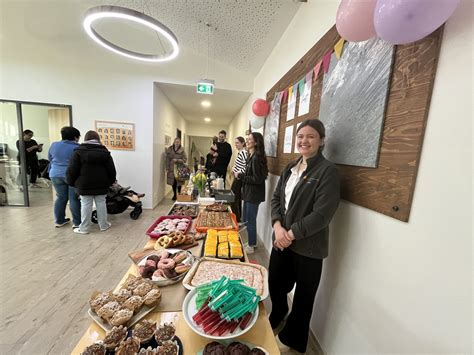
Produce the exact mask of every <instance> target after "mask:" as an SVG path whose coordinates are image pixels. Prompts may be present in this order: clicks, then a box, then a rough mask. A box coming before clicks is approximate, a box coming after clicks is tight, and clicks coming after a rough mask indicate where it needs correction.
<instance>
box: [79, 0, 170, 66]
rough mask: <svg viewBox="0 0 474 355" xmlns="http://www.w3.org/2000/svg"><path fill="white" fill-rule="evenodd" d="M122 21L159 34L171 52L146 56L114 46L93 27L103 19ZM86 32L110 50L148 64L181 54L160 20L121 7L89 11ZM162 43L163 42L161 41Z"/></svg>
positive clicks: (99, 8) (106, 7) (167, 29)
mask: <svg viewBox="0 0 474 355" xmlns="http://www.w3.org/2000/svg"><path fill="white" fill-rule="evenodd" d="M107 18H112V19H122V20H127V21H132V22H135V23H138V24H141V25H143V26H146V27H148V28H151V29H152V30H154V31H156V32H157V33H159V34H160V35H161V36H162V37H163V38H164V39H166V40H167V41H168V42H169V43H170V44H171V47H172V49H171V51H166V52H165V53H164V54H159V55H158V54H145V53H139V52H134V51H131V50H129V49H126V48H123V47H120V46H118V45H117V44H114V43H112V42H110V41H109V40H107V39H106V38H104V37H103V36H102V35H100V34H99V33H98V32H97V31H96V30H95V29H94V27H93V24H94V22H96V21H98V20H101V19H107ZM83 26H84V30H85V31H86V33H87V34H88V35H89V37H91V38H92V39H93V40H94V41H96V42H97V43H98V44H100V45H101V46H102V47H104V48H107V49H108V50H110V51H112V52H114V53H117V54H120V55H122V56H125V57H128V58H132V59H137V60H142V61H147V62H165V61H169V60H172V59H174V58H176V57H177V56H178V54H179V47H178V39H177V38H176V36H175V35H174V34H173V32H171V30H170V29H169V28H168V27H166V26H165V25H163V24H162V23H161V22H159V21H158V20H156V19H154V18H153V17H150V16H148V15H145V14H144V13H141V12H138V11H135V10H132V9H128V8H125V7H121V6H97V7H93V8H91V9H89V10H87V12H86V14H85V17H84V23H83ZM160 41H161V40H160Z"/></svg>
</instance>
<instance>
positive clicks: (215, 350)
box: [202, 341, 226, 355]
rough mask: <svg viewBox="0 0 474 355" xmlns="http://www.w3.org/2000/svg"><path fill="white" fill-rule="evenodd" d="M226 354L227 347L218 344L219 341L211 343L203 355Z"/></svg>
mask: <svg viewBox="0 0 474 355" xmlns="http://www.w3.org/2000/svg"><path fill="white" fill-rule="evenodd" d="M225 354H226V346H225V345H222V344H220V343H218V342H217V341H213V342H212V343H209V344H207V345H206V347H205V348H204V350H203V352H202V355H225Z"/></svg>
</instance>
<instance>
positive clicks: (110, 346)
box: [104, 325, 127, 351]
mask: <svg viewBox="0 0 474 355" xmlns="http://www.w3.org/2000/svg"><path fill="white" fill-rule="evenodd" d="M126 337H127V328H126V327H124V326H123V325H121V326H118V327H113V328H112V330H111V331H109V332H107V333H106V335H105V338H104V346H105V348H106V349H107V350H109V351H111V350H114V349H115V348H116V347H117V346H119V344H120V343H121V342H122V341H123V340H125V338H126Z"/></svg>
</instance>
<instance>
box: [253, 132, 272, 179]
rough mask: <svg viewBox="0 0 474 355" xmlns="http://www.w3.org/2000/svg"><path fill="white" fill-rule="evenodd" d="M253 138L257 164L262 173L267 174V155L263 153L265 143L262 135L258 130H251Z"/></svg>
mask: <svg viewBox="0 0 474 355" xmlns="http://www.w3.org/2000/svg"><path fill="white" fill-rule="evenodd" d="M250 135H252V137H253V140H254V141H255V151H254V154H255V156H256V157H257V161H258V164H259V165H260V166H261V168H262V171H263V175H265V177H267V176H268V165H267V155H266V154H265V143H264V141H263V136H262V134H261V133H258V132H251V133H250Z"/></svg>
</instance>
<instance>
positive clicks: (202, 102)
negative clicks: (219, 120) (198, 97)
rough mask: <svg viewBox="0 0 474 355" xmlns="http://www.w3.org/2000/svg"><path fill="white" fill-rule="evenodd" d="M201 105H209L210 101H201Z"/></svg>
mask: <svg viewBox="0 0 474 355" xmlns="http://www.w3.org/2000/svg"><path fill="white" fill-rule="evenodd" d="M201 105H202V106H203V107H210V106H211V103H210V102H209V101H201Z"/></svg>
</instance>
